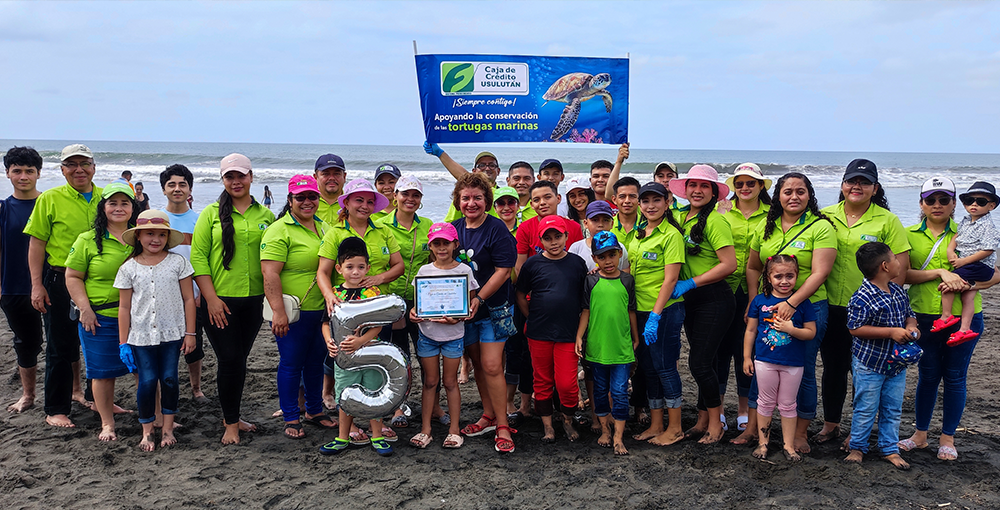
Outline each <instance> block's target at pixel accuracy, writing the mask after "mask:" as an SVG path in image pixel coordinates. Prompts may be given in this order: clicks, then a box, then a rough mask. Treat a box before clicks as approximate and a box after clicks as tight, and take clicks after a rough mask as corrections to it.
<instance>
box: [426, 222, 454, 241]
mask: <svg viewBox="0 0 1000 510" xmlns="http://www.w3.org/2000/svg"><path fill="white" fill-rule="evenodd" d="M435 239H444V240H445V241H458V230H455V225H452V224H451V223H435V224H433V225H431V229H430V230H429V231H428V233H427V242H431V241H433V240H435Z"/></svg>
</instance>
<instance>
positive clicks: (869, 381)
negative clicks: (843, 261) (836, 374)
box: [845, 241, 920, 471]
mask: <svg viewBox="0 0 1000 510" xmlns="http://www.w3.org/2000/svg"><path fill="white" fill-rule="evenodd" d="M855 259H856V260H857V265H858V268H859V269H860V270H861V274H863V275H864V279H863V280H862V281H861V287H860V288H858V290H857V291H856V292H855V293H854V295H852V296H851V300H850V302H849V303H848V305H847V329H848V330H849V331H850V332H851V335H852V336H853V337H854V338H853V342H852V344H853V345H852V347H851V353H852V355H851V374H852V380H853V382H854V413H853V415H852V418H851V439H850V445H849V449H850V454H849V455H848V456H847V459H845V460H847V461H848V462H856V463H858V464H860V463H861V460H862V458H863V457H864V454H865V453H868V444H869V440H870V437H869V436H871V432H872V426H873V425H874V424H875V419H876V416H877V417H878V446H877V447H878V449H879V453H880V454H881V455H882V457H883V458H884V459H885V460H887V461H889V462H890V463H891V464H892V465H893V466H895V467H896V469H900V470H904V471H905V470H908V469H910V464H909V463H907V462H906V461H905V460H903V458H902V457H900V456H899V445H898V443H899V423H900V420H901V415H902V412H903V392H904V391H905V390H906V365H905V364H904V363H901V362H899V360H895V359H894V357H895V354H894V353H895V349H894V348H898V346H899V345H905V344H909V343H910V342H912V341H914V340H919V339H920V330H919V329H918V328H917V318H916V315H915V314H914V313H913V310H911V309H910V299H909V298H908V297H907V295H906V291H904V290H903V287H902V286H900V285H897V284H896V283H895V282H894V281H893V280H895V279H896V278H898V277H899V275H900V273H902V272H903V271H905V269H906V268H904V267H903V266H902V264H901V262H900V260H899V258H898V257H896V255H895V254H893V252H892V250H891V249H890V248H889V245H887V244H885V243H880V242H877V241H871V242H868V243H865V244H863V245H861V246H860V247H859V248H858V252H857V256H856V257H855Z"/></svg>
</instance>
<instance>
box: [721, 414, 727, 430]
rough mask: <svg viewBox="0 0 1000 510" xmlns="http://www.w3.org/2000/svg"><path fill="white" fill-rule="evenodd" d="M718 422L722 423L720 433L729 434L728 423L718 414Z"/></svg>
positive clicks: (724, 416)
mask: <svg viewBox="0 0 1000 510" xmlns="http://www.w3.org/2000/svg"><path fill="white" fill-rule="evenodd" d="M719 420H720V421H721V422H722V431H723V432H729V423H727V422H726V415H724V414H720V415H719Z"/></svg>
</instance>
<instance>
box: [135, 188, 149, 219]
mask: <svg viewBox="0 0 1000 510" xmlns="http://www.w3.org/2000/svg"><path fill="white" fill-rule="evenodd" d="M132 189H133V191H134V192H135V203H136V204H138V206H139V212H142V211H148V210H149V195H147V194H145V193H143V192H142V190H143V189H144V187H143V185H142V183H141V182H137V183H135V187H134V188H132Z"/></svg>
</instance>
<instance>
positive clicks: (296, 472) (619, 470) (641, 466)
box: [0, 290, 1000, 509]
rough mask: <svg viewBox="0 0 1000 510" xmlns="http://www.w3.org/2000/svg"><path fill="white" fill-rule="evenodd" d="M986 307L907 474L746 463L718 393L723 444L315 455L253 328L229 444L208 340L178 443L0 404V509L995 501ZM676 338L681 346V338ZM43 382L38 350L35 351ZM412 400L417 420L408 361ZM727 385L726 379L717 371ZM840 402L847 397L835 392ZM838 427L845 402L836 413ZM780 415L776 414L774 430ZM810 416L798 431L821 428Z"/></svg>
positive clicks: (869, 466)
mask: <svg viewBox="0 0 1000 510" xmlns="http://www.w3.org/2000/svg"><path fill="white" fill-rule="evenodd" d="M998 304H1000V290H993V291H987V292H986V299H984V308H985V309H986V311H987V314H990V313H991V312H994V313H995V310H997V305H998ZM0 322H2V324H0V344H2V346H3V347H2V348H0V367H2V369H0V374H2V375H0V402H2V403H3V406H4V407H6V406H7V405H8V404H9V403H11V402H13V401H14V400H16V399H17V398H18V397H19V395H20V383H19V380H18V377H17V368H16V363H15V358H14V352H13V348H12V347H11V346H10V345H11V339H10V338H11V337H10V331H9V329H8V328H7V326H6V323H5V322H4V321H2V319H0ZM997 331H998V319H997V318H996V317H995V316H990V315H988V316H987V321H986V334H985V336H984V338H983V339H982V340H981V341H980V343H979V345H978V347H977V349H976V353H975V355H974V357H973V360H972V365H971V367H970V369H969V380H970V383H969V397H968V404H967V406H966V412H965V415H964V418H963V421H962V427H963V428H962V429H960V431H959V432H958V434H957V436H956V444H957V447H958V451H959V455H960V456H959V459H958V460H957V461H956V462H950V463H949V462H944V461H940V460H938V459H937V458H936V450H937V441H936V437H937V434H939V433H940V424H941V421H940V406H938V409H937V412H936V413H935V418H934V420H933V421H932V423H931V430H930V433H931V441H930V443H931V444H930V447H929V448H927V449H925V450H918V451H915V452H910V453H903V456H904V458H905V459H906V460H907V461H909V462H910V464H912V466H913V469H912V470H911V471H909V472H901V471H897V470H895V469H894V468H893V467H892V466H891V465H889V464H888V463H887V462H884V461H882V460H881V459H879V458H878V457H877V456H875V455H869V456H868V457H866V459H865V462H864V463H863V464H862V465H860V466H858V465H850V464H846V463H844V462H843V458H844V454H843V453H842V452H840V451H839V450H838V445H837V444H833V443H828V444H825V445H822V446H818V447H817V446H814V448H813V452H812V453H811V454H808V455H804V460H803V462H801V463H798V464H790V463H788V462H786V461H785V460H784V458H783V457H782V456H781V455H780V453H778V452H779V449H780V433H777V432H776V433H774V434H773V438H772V443H771V451H772V452H773V453H772V454H771V457H769V459H768V461H759V460H757V459H754V458H752V457H751V456H750V451H751V448H750V447H747V446H736V445H732V444H729V443H728V440H729V439H732V438H734V437H735V436H736V435H737V434H738V432H736V431H735V416H736V404H735V399H734V397H733V396H730V397H729V399H728V400H727V402H726V408H727V415H728V416H729V417H730V421H731V423H730V425H731V430H730V431H729V432H727V433H726V435H725V438H724V440H723V442H722V443H720V444H718V445H715V446H703V445H699V444H697V443H696V442H694V441H682V442H681V443H678V444H676V445H673V446H669V447H663V448H660V447H655V446H651V445H648V444H644V443H638V442H636V441H633V440H631V439H630V438H628V436H627V439H626V446H627V447H628V448H629V451H630V453H631V455H629V456H627V457H622V458H617V457H615V456H614V455H613V454H612V452H611V450H608V449H605V448H601V447H599V446H598V445H597V441H596V439H597V438H596V436H594V435H591V434H589V433H587V432H586V431H584V432H583V433H582V437H581V440H580V441H579V442H578V443H570V442H568V441H567V440H566V438H565V436H564V435H563V434H562V433H561V431H560V432H557V441H556V443H555V444H553V445H543V444H542V443H541V442H540V438H541V436H542V428H541V422H540V421H538V420H528V421H527V422H526V423H524V424H521V425H520V426H519V427H518V428H519V431H520V432H519V434H517V435H516V436H515V441H516V444H517V451H516V452H515V453H513V454H511V455H506V456H501V455H500V454H497V453H495V452H494V451H493V441H492V435H485V436H480V437H478V438H468V439H467V440H466V442H465V446H463V447H462V448H461V449H458V450H445V449H443V448H441V446H440V444H441V442H442V441H443V440H444V437H445V435H446V434H447V428H446V427H445V426H443V425H440V424H438V423H436V422H435V424H434V430H433V435H434V439H435V441H434V443H433V444H432V445H431V446H430V447H428V448H427V449H426V450H417V449H415V448H412V447H410V446H409V445H408V444H407V443H406V441H407V440H408V439H409V438H410V437H411V436H412V435H414V434H416V433H417V432H419V426H418V425H416V424H414V423H412V422H411V426H410V428H405V429H398V430H397V432H399V434H400V436H401V438H400V441H399V442H398V443H396V444H395V445H396V454H395V455H394V456H393V457H390V458H380V457H378V456H377V455H376V454H375V452H374V451H373V450H372V449H371V448H370V447H354V448H352V449H350V450H348V451H345V452H343V453H341V454H340V455H337V456H334V457H323V456H321V455H319V453H317V447H318V446H319V445H320V444H323V443H325V442H327V441H330V440H332V439H333V438H334V437H335V435H336V434H335V432H334V431H330V430H321V429H319V428H317V427H314V426H311V425H308V424H307V425H306V426H305V427H306V428H305V431H306V434H307V437H306V438H305V439H302V440H291V439H288V438H286V437H284V435H283V434H282V421H281V418H271V413H272V412H274V411H275V410H276V409H277V408H278V402H277V390H276V387H275V382H274V377H275V367H276V365H277V350H276V348H275V345H274V341H273V337H272V336H271V334H270V332H269V331H268V330H266V329H262V330H261V333H260V335H259V336H258V338H257V343H256V345H255V346H254V350H253V353H252V354H251V361H250V365H249V373H248V375H247V382H246V391H245V394H244V405H243V414H244V418H245V419H247V420H249V421H251V422H253V423H256V424H257V426H258V427H259V431H258V432H256V433H244V434H243V436H242V438H243V439H242V443H241V444H239V445H237V446H225V447H224V446H222V445H221V444H220V438H221V436H222V427H221V426H220V420H221V411H220V409H219V407H218V404H217V402H216V401H215V395H216V389H215V359H214V355H213V354H212V353H211V349H210V348H209V347H208V346H207V345H206V351H207V356H206V358H205V370H204V372H205V374H204V377H203V388H204V390H205V393H206V394H207V395H208V397H209V399H211V401H210V403H208V404H205V405H203V406H198V405H196V404H195V403H194V402H193V401H192V400H191V399H190V387H189V386H188V383H187V369H186V366H183V364H182V367H181V374H180V375H181V381H182V387H181V403H180V413H179V415H178V421H179V422H181V423H183V424H184V428H182V429H179V430H178V431H177V437H178V444H177V445H175V446H172V447H169V448H166V449H159V448H158V449H157V450H156V451H155V452H152V453H145V452H142V451H140V450H139V448H138V444H139V441H140V439H141V437H140V432H141V427H140V426H139V423H138V421H137V419H136V417H135V415H134V414H132V415H125V416H119V417H118V421H117V423H118V428H117V432H118V440H117V441H115V442H111V443H102V442H100V441H98V440H97V433H98V431H99V430H100V419H99V417H98V416H97V415H96V414H95V413H93V412H91V411H89V410H86V409H84V408H82V407H80V406H79V405H77V404H74V411H73V416H72V418H73V419H74V421H75V422H76V424H77V428H75V429H60V428H54V427H48V426H46V425H45V424H44V421H43V420H44V413H43V412H42V407H41V396H39V400H38V402H37V403H36V406H35V407H34V408H32V409H30V410H28V411H27V412H25V413H23V414H20V415H18V414H8V413H6V412H4V411H2V408H0V466H2V470H0V471H2V474H0V497H2V498H3V507H4V508H10V509H15V508H43V507H46V508H59V507H62V508H86V509H95V508H166V507H174V508H282V509H283V508H308V507H312V508H328V507H346V508H357V507H361V506H365V507H369V508H490V509H493V508H580V507H594V506H601V507H606V508H609V507H614V508H629V509H644V508H665V507H668V506H677V505H680V507H681V508H684V507H688V508H719V509H722V508H740V507H782V508H804V507H817V506H818V507H824V508H937V507H939V505H942V504H945V503H950V506H947V507H946V508H998V507H1000V455H998V453H1000V448H998V447H1000V372H998V371H997V369H996V367H997V366H1000V346H998V340H1000V336H998V334H997ZM685 350H686V349H685ZM685 357H686V353H685V354H684V355H683V356H682V361H681V374H682V377H683V378H684V397H685V399H686V401H685V405H684V426H685V428H687V427H690V426H692V425H693V424H694V421H695V419H696V411H695V409H694V406H693V403H694V402H695V399H696V395H695V391H696V386H695V385H694V383H693V380H692V379H691V377H690V374H689V372H688V370H687V366H686V361H684V359H686V358H685ZM39 367H40V373H39V391H41V384H42V383H41V381H42V373H41V371H42V370H41V369H42V368H43V367H44V362H40V363H39ZM414 377H415V379H414V384H413V390H412V391H411V394H410V399H409V402H410V405H411V406H412V407H414V412H415V416H414V418H413V420H414V421H417V422H419V417H418V416H419V401H420V388H419V370H415V371H414ZM907 377H908V384H907V392H906V400H905V402H904V408H903V425H902V427H901V430H900V436H901V437H903V438H905V437H909V435H910V434H911V433H912V432H913V393H914V386H915V384H916V370H915V369H911V370H909V374H908V376H907ZM730 387H731V388H733V387H734V386H733V384H732V383H731V384H730ZM461 390H462V397H463V402H464V404H463V407H462V424H463V425H464V424H465V423H468V422H469V421H470V420H473V419H475V418H477V417H478V416H479V414H480V413H481V408H480V407H479V405H478V400H479V397H478V393H477V392H476V389H475V383H474V382H472V383H469V384H465V385H462V387H461ZM115 400H116V402H117V403H118V404H120V405H122V406H123V407H126V408H129V409H135V382H134V379H133V378H132V376H128V377H124V378H120V379H119V380H118V384H117V388H116V399H115ZM848 407H849V404H848ZM844 420H845V423H844V425H845V430H846V428H847V427H849V425H850V409H849V408H848V409H846V410H845V418H844ZM777 426H778V420H775V427H777ZM820 426H821V422H820V421H819V420H817V421H816V422H815V423H814V424H813V426H812V427H811V432H816V431H818V430H819V427H820Z"/></svg>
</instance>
